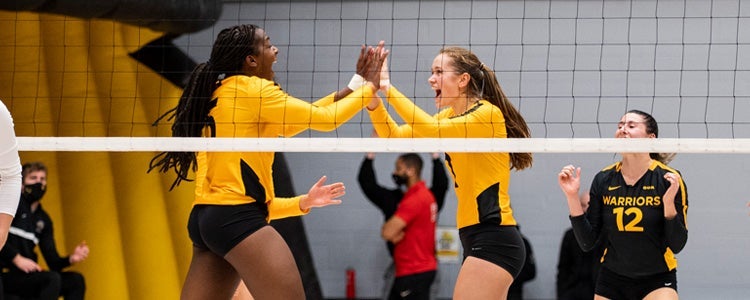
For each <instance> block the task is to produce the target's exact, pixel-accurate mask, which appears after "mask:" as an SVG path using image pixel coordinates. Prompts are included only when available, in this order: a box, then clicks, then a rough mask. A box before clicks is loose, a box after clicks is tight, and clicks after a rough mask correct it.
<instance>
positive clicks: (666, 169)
mask: <svg viewBox="0 0 750 300" xmlns="http://www.w3.org/2000/svg"><path fill="white" fill-rule="evenodd" d="M649 170H651V171H653V172H655V173H659V174H664V173H678V174H679V173H680V171H679V170H677V169H675V168H672V167H670V166H669V165H667V164H665V163H663V162H660V161H658V160H652V161H651V165H650V166H649Z"/></svg>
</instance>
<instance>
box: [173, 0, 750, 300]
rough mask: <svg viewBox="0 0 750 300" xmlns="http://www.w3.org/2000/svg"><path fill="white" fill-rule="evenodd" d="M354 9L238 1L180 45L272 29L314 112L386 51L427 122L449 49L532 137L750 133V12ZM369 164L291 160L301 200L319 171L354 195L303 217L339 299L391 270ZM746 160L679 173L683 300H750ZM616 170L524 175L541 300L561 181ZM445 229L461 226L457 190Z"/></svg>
mask: <svg viewBox="0 0 750 300" xmlns="http://www.w3.org/2000/svg"><path fill="white" fill-rule="evenodd" d="M341 2H343V1H319V2H313V1H289V2H282V3H275V2H271V3H266V2H260V1H250V2H241V3H233V4H227V7H225V10H224V15H223V17H222V20H221V21H220V22H218V23H217V25H216V26H215V27H214V28H212V29H209V30H206V31H203V32H200V33H196V34H192V35H189V36H185V37H182V38H181V39H180V40H178V43H179V44H180V46H182V47H183V48H185V49H186V50H187V51H188V52H189V53H190V54H191V55H192V56H193V57H195V58H196V60H199V61H205V60H206V59H207V57H208V53H209V51H210V45H211V42H212V41H213V39H214V37H215V36H216V33H217V32H218V30H219V29H221V28H224V27H226V26H228V25H233V24H237V23H255V24H258V25H261V26H263V27H265V29H266V30H267V31H268V32H269V35H270V36H271V38H272V41H273V42H274V43H275V44H276V45H277V46H278V47H279V48H280V51H281V52H280V56H279V62H278V63H277V64H276V65H275V70H276V76H277V81H278V82H279V83H280V84H281V85H282V87H284V88H285V89H286V90H287V91H288V92H289V93H291V94H292V95H295V96H297V97H299V98H302V99H311V100H312V99H317V98H319V97H322V96H324V95H326V94H328V93H330V92H331V91H334V90H336V89H338V88H339V87H340V86H341V85H343V84H346V83H347V82H348V80H349V77H350V76H351V74H352V72H353V70H354V64H355V60H356V55H357V53H358V51H357V49H358V47H359V45H360V44H362V43H367V44H375V43H376V42H377V41H378V40H380V39H384V40H386V42H387V43H388V47H389V48H390V49H391V50H392V56H391V70H392V82H394V84H395V85H396V86H398V87H399V89H400V90H402V91H403V92H404V93H405V94H406V95H410V96H413V97H414V100H415V101H416V102H417V104H418V105H420V106H421V107H422V108H424V109H425V110H426V111H428V112H436V111H435V108H434V106H433V104H432V97H433V92H432V91H431V90H430V89H429V86H428V85H427V84H426V80H427V78H428V76H429V67H430V64H431V61H432V59H433V58H434V56H435V54H436V53H437V50H438V49H439V48H440V47H441V46H442V45H444V44H447V45H459V46H464V47H470V48H471V49H472V50H473V51H474V52H475V53H477V54H478V55H479V57H480V59H482V60H483V61H484V63H485V64H487V65H488V66H491V67H492V68H494V69H495V70H496V72H497V75H498V77H499V79H500V82H501V84H502V85H503V87H504V89H505V91H506V93H507V94H508V95H509V96H510V97H511V98H512V100H513V101H514V103H515V104H516V105H517V107H519V108H520V110H521V112H522V114H523V115H524V117H525V118H526V120H527V122H528V123H529V124H530V126H531V128H532V135H533V136H534V137H549V138H568V137H582V138H583V137H612V136H613V134H614V130H615V123H616V122H617V121H618V120H619V118H620V116H621V115H622V114H623V113H624V112H625V111H626V110H628V109H641V110H645V111H648V112H652V114H653V115H654V116H655V117H656V119H657V120H658V121H659V122H660V125H661V126H660V129H661V134H660V136H661V137H682V138H693V137H698V138H703V137H710V138H732V137H734V138H748V137H750V130H748V129H750V84H748V83H750V51H748V50H750V1H737V0H734V1H730V0H714V1H698V0H686V1H683V0H679V1H677V0H675V1H672V0H661V1H563V0H555V1H511V0H508V1H500V2H497V1H346V2H345V3H341ZM709 43H711V44H710V45H709ZM367 122H369V118H368V117H367V116H366V114H360V115H359V116H356V117H355V118H354V119H353V120H352V121H351V122H350V123H348V124H346V125H344V126H342V127H341V128H340V129H338V130H337V131H335V132H331V133H313V132H305V133H302V134H300V136H314V137H369V135H370V131H371V129H370V128H371V126H370V125H369V124H367ZM362 156H363V154H359V153H337V154H321V153H289V154H288V156H287V158H288V159H289V163H290V166H291V167H292V173H293V175H292V176H293V178H294V181H295V182H294V183H295V187H296V189H297V191H298V192H300V193H302V192H305V191H307V190H308V189H309V187H310V185H312V184H313V183H314V182H315V181H316V180H317V178H319V176H321V175H328V176H329V178H330V179H331V180H340V181H343V182H344V183H345V184H346V185H347V189H348V191H347V196H346V197H345V202H344V204H342V205H340V206H338V207H330V208H324V209H318V210H314V211H313V212H312V213H310V214H309V215H308V216H306V217H305V224H306V226H307V232H308V234H309V239H310V243H311V247H312V250H313V255H314V259H315V264H316V266H317V271H318V275H319V276H320V280H321V283H322V285H323V292H324V295H325V296H326V297H342V296H343V295H344V293H345V279H344V278H345V275H344V274H345V269H346V268H347V267H354V268H355V269H356V270H357V278H358V281H357V288H358V290H357V293H358V296H360V297H376V296H377V295H379V294H380V287H381V283H382V279H381V276H382V272H383V270H384V269H385V267H386V265H387V263H388V261H389V258H388V255H387V253H386V250H385V247H384V245H383V242H382V241H381V240H380V238H379V227H380V224H381V222H382V219H381V216H380V214H379V212H378V211H377V210H376V209H375V208H374V207H373V206H372V205H370V204H369V203H368V202H367V201H366V200H365V199H364V197H363V196H362V194H361V191H360V190H359V187H358V185H357V183H356V172H357V168H358V165H359V163H360V161H361V159H362ZM395 157H396V154H391V153H382V154H379V155H378V157H377V159H376V167H377V170H378V171H379V172H378V176H379V179H380V181H381V182H384V183H388V182H390V179H389V177H388V176H389V173H390V171H391V170H392V168H393V160H394V159H395ZM426 157H427V156H425V158H426ZM748 158H749V157H748V155H726V154H723V155H720V154H680V155H678V156H677V158H676V159H675V160H674V162H673V163H672V166H673V167H675V168H677V169H679V170H681V171H682V172H683V176H684V179H685V181H686V183H687V186H688V189H689V195H690V197H689V201H690V209H689V212H688V214H689V218H688V221H689V229H690V238H689V242H688V244H687V246H686V248H685V249H684V250H683V251H682V252H681V253H680V254H679V255H678V259H679V267H678V270H679V272H678V274H679V275H678V280H679V290H680V296H681V298H683V299H742V298H746V297H747V294H748V292H750V274H749V273H748V272H746V271H745V270H746V268H747V266H748V265H750V264H749V263H750V258H748V255H746V250H745V249H747V248H748V247H749V246H750V237H748V234H747V233H746V230H743V229H745V228H747V227H748V226H749V225H750V224H749V223H750V216H748V209H747V208H746V207H745V203H747V202H748V200H750V197H748V194H750V193H748V189H747V185H746V184H747V182H748V176H747V175H746V173H747V171H748V170H750V165H749V164H750V162H748V161H750V160H748ZM617 160H618V157H617V156H615V155H614V154H545V153H538V154H535V162H534V167H533V168H531V169H529V170H524V171H522V172H514V173H513V175H512V180H511V190H510V194H511V198H512V203H513V207H514V210H515V214H516V218H517V219H518V220H519V222H520V224H522V228H523V233H524V234H525V235H526V236H527V237H528V238H529V239H530V241H531V243H532V246H533V248H534V251H535V252H536V260H537V268H538V275H537V278H536V279H535V280H533V281H531V282H529V283H528V284H527V285H526V295H527V296H528V297H529V298H532V299H548V298H554V293H555V274H556V269H555V268H556V265H557V255H558V249H559V243H560V239H561V236H562V233H563V231H564V230H565V229H566V228H568V227H569V222H568V219H567V208H566V205H565V202H564V199H563V196H562V193H561V192H560V190H559V188H558V186H557V183H556V174H557V172H558V171H559V169H560V167H561V166H562V165H564V164H567V163H573V164H576V165H581V166H582V167H583V170H584V171H583V172H584V175H583V176H584V181H585V182H590V180H591V178H592V177H593V174H594V173H595V172H596V171H597V170H599V169H601V168H602V167H604V166H605V165H608V164H610V163H613V162H615V161H617ZM428 173H429V172H425V174H424V175H425V176H428V178H427V179H428V180H429V174H428ZM587 184H588V183H587ZM440 225H443V226H453V225H455V195H454V194H453V192H452V191H451V192H450V193H449V194H448V195H447V200H446V205H445V208H444V210H443V212H442V213H441V215H440ZM440 267H441V272H440V283H439V286H440V287H439V289H440V296H441V297H445V298H449V297H450V295H451V294H452V287H453V284H454V282H455V277H456V275H457V271H458V267H459V266H458V265H455V264H442V265H441V266H440Z"/></svg>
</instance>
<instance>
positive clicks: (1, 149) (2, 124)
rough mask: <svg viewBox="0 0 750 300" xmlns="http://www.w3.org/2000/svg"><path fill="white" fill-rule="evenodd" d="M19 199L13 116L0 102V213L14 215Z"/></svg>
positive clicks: (19, 171)
mask: <svg viewBox="0 0 750 300" xmlns="http://www.w3.org/2000/svg"><path fill="white" fill-rule="evenodd" d="M19 199H21V159H20V158H19V157H18V141H16V133H15V131H13V118H12V117H11V116H10V112H9V111H8V108H7V107H5V104H3V102H0V213H4V214H9V215H11V216H14V215H15V214H16V209H17V208H18V201H19Z"/></svg>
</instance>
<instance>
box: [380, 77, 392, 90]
mask: <svg viewBox="0 0 750 300" xmlns="http://www.w3.org/2000/svg"><path fill="white" fill-rule="evenodd" d="M390 87H391V81H390V80H388V79H383V80H380V90H381V91H383V92H384V93H385V92H388V89H389V88H390Z"/></svg>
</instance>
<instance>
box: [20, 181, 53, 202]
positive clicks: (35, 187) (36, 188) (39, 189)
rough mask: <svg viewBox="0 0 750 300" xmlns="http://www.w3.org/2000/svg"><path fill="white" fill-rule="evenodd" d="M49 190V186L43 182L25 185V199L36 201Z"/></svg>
mask: <svg viewBox="0 0 750 300" xmlns="http://www.w3.org/2000/svg"><path fill="white" fill-rule="evenodd" d="M46 191H47V187H46V186H44V185H42V183H41V182H39V183H35V184H29V185H26V186H24V187H23V194H21V196H23V198H24V199H26V200H28V201H30V202H34V201H38V200H40V199H42V196H44V192H46Z"/></svg>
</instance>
